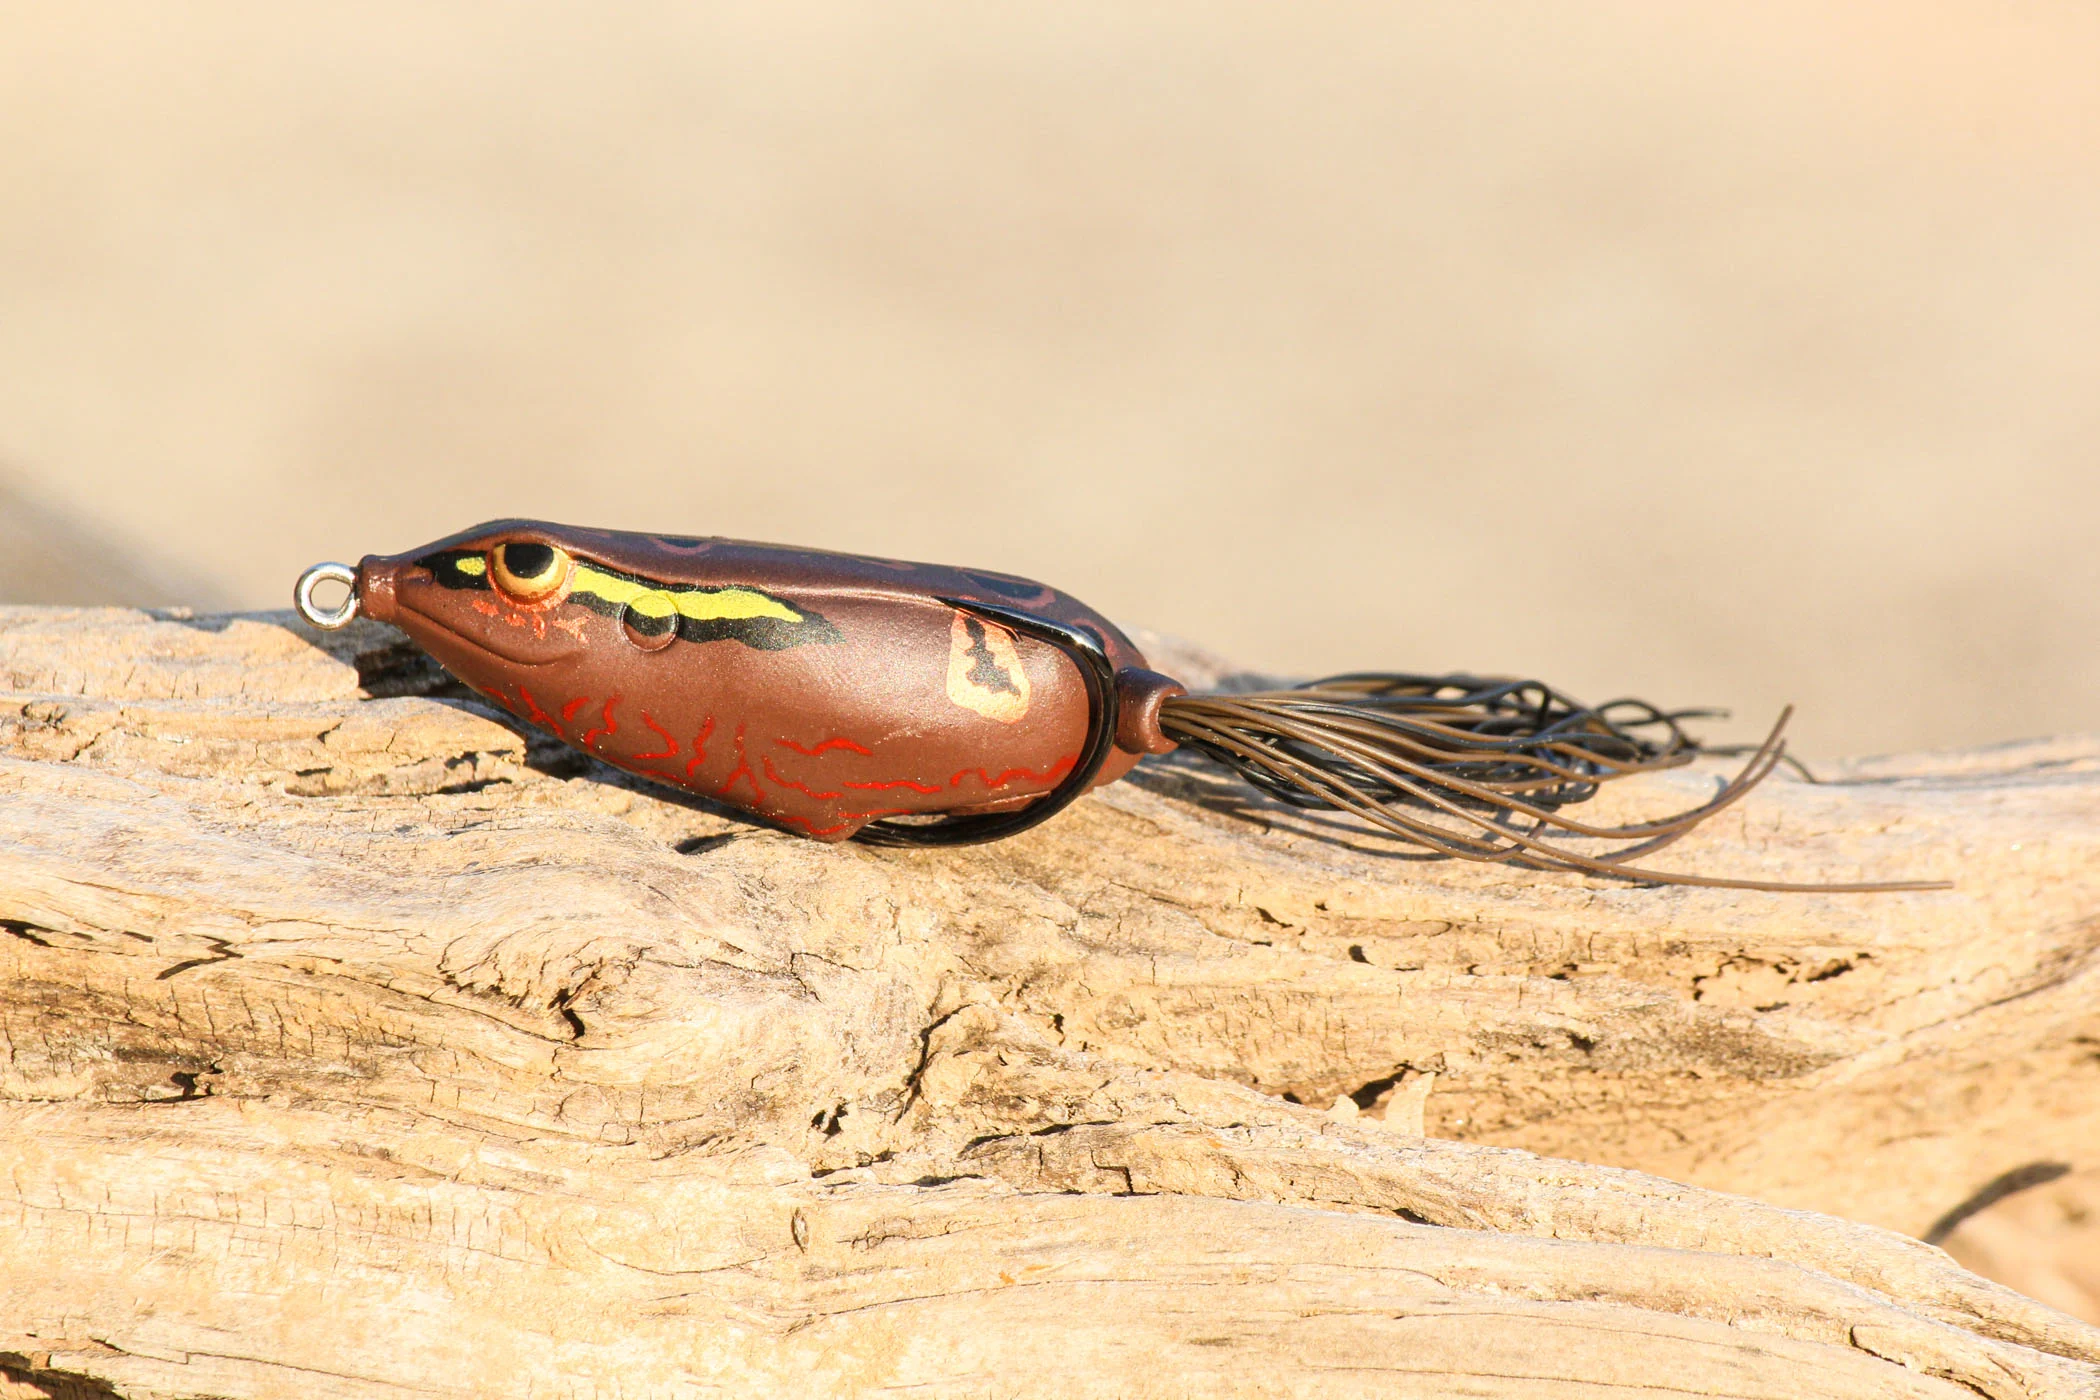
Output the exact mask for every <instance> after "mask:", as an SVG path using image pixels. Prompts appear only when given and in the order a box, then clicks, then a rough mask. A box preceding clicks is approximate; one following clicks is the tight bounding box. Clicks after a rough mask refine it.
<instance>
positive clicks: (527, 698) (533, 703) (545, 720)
mask: <svg viewBox="0 0 2100 1400" xmlns="http://www.w3.org/2000/svg"><path fill="white" fill-rule="evenodd" d="M518 697H519V698H520V699H522V700H523V701H524V702H525V707H526V711H527V713H526V716H525V717H526V718H527V719H529V720H531V721H532V722H533V723H534V724H537V725H542V726H544V727H545V728H546V729H547V730H548V731H549V732H551V733H552V734H554V735H555V736H556V737H557V738H558V737H560V736H561V726H560V725H558V724H556V723H555V722H554V716H552V715H550V714H548V713H547V712H546V711H545V710H543V709H541V708H540V702H539V701H537V700H535V699H533V698H532V692H531V691H529V690H527V689H526V688H525V687H524V686H523V685H522V684H520V685H519V686H518Z"/></svg>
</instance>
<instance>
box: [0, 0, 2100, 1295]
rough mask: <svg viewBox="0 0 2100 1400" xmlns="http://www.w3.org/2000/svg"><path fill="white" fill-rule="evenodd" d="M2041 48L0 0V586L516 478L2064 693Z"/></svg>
mask: <svg viewBox="0 0 2100 1400" xmlns="http://www.w3.org/2000/svg"><path fill="white" fill-rule="evenodd" d="M2096 73H2100V10H2096V9H2095V8H2094V7H2093V6H2091V5H2090V4H2087V3H2083V2H2082V0H2080V2H2079V3H2072V0H2058V3H2048V0H2037V2H2036V3H2028V4H2019V5H2009V4H2004V3H2001V2H2000V0H1905V3H1894V0H1890V2H1889V3H1880V4H1864V5H1863V4H1849V5H1847V4H1839V5H1831V4H1828V3H1815V4H1809V3H1792V2H1790V3H1757V4H1750V3H1733V2H1731V3H1709V4H1701V5H1671V4H1662V3H1645V4H1612V3H1598V2H1597V0H1590V2H1589V3H1585V4H1582V5H1564V4H1556V5H1545V4H1531V3H1514V2H1513V0H1498V3H1494V4H1482V3H1479V0H1439V2H1438V3H1418V2H1416V0H1407V2H1406V3H1394V2H1393V0H1386V3H1381V4H1376V5H1346V4H1330V5H1321V6H1285V5H1270V6H1241V5H1227V4H1216V3H1212V4H1205V5H1200V6H1199V5H1194V4H1180V5H1165V6H1163V5H1146V4H1133V3H1128V0H1124V2H1123V3H1115V4H1093V3H1060V4H1057V5H1054V6H1052V5H1039V6H1032V7H1027V8H1022V7H1013V6H1004V7H977V6H962V5H946V6H926V5H918V4H910V3H890V4H884V5H879V6H877V5H866V6H856V5H846V4H836V3H834V4H814V5H800V4H790V3H780V2H779V0H769V2H768V3H765V4H754V5H749V6H743V7H730V6H722V5H712V4H707V5H703V4H695V3H683V4H680V3H634V4H625V5H618V6H596V5H580V4H572V5H567V6H547V5H531V4H522V3H506V4H502V5H496V4H484V5H452V6H431V5H427V4H404V3H370V2H368V3H360V4H357V5H323V4H318V3H316V4H298V5H286V4H283V3H268V4H264V3H256V4H246V5H235V4H226V3H205V2H203V0H196V2H195V3H187V4H184V5H181V6H169V5H165V4H139V5H115V4H85V5H49V4H30V3H17V2H16V0H0V598H6V599H12V600H112V601H114V600H125V601H155V602H170V601H185V602H195V603H199V604H203V605H237V606H247V607H253V606H280V605H282V603H283V601H284V600H285V598H286V597H287V594H288V590H289V588H290V586H291V582H292V579H293V577H294V575H295V574H296V573H297V572H298V570H299V569H300V568H302V567H303V566H305V565H306V564H308V563H311V562H313V561H316V560H320V559H327V558H345V559H351V560H354V559H355V558H356V557H357V556H358V555H360V554H362V553H364V552H366V551H370V550H387V551H391V550H396V549H401V548H405V547H408V546H410V545H414V544H417V543H421V542H423V541H424V540H426V539H429V538H432V537H434V536H437V535H440V534H444V533H448V532H450V531H452V530H454V529H456V528H459V527H461V526H463V525H466V524H469V523H472V522H474V521H477V520H480V519H483V518H487V517H490V516H498V515H509V514H530V515H543V516H548V517H552V518H556V519H569V520H573V521H576V522H579V523H596V524H607V525H617V526H630V527H639V528H649V529H668V530H676V531H680V532H704V533H722V534H731V535H742V536H747V537H755V538H760V539H775V540H783V541H790V542H799V543H806V544H813V545H824V546H831V547H837V548H845V549H854V550H865V551H873V552H879V553H890V554H898V555H904V556H907V557H913V556H915V557H922V558H936V559H943V560H948V561H953V562H958V563H978V564H987V565H992V566H995V567H998V568H1002V569H1009V570H1013V571H1017V572H1021V573H1027V574H1033V575H1037V576H1040V577H1043V578H1046V579H1049V580H1051V581H1054V582H1056V583H1058V584H1060V585H1061V586H1063V587H1066V588H1068V589H1071V590H1072V591H1074V592H1076V593H1078V594H1080V595H1081V596H1083V597H1085V598H1087V599H1088V600H1089V601H1090V602H1093V603H1094V604H1096V605H1097V606H1099V607H1101V608H1103V609H1104V610H1106V611H1107V612H1109V613H1110V614H1111V615H1114V616H1117V617H1121V618H1125V619H1128V620H1130V621H1133V622H1139V623H1143V624H1146V625H1150V626H1154V627H1158V628H1163V629H1165V630H1168V631H1172V632H1178V633H1181V634H1183V635H1186V636H1189V637H1192V638H1195V639H1198V640H1201V641H1203V642H1205V643H1207V644H1209V645H1211V646H1213V647H1215V648H1217V649H1219V650H1221V651H1224V652H1226V653H1227V654H1230V655H1233V656H1236V657H1239V658H1243V659H1245V660H1247V661H1249V662H1252V663H1256V664H1260V665H1264V666H1267V667H1271V668H1275V669H1281V670H1289V671H1299V672H1314V671H1319V670H1322V669H1341V668H1348V667H1365V666H1386V667H1397V668H1421V669H1432V668H1433V669H1444V668H1457V667H1476V668H1489V669H1498V670H1523V671H1529V672H1533V673H1536V674H1541V675H1544V676H1547V677H1549V678H1552V679H1554V680H1557V681H1559V682H1560V683H1562V684H1564V685H1565V686H1567V687H1569V688H1570V689H1572V690H1574V691H1575V692H1576V693H1578V694H1581V695H1584V696H1588V697H1591V698H1603V697H1604V696H1605V695H1607V694H1613V693H1623V692H1627V691H1632V692H1637V693H1643V694H1647V695H1650V696H1652V697H1653V698H1655V699H1658V700H1661V701H1665V702H1668V703H1693V702H1708V701H1711V702H1720V703H1729V704H1733V705H1735V706H1736V707H1737V709H1738V712H1739V713H1740V714H1741V715H1743V717H1744V724H1743V725H1742V726H1739V732H1740V731H1741V730H1747V728H1748V727H1749V725H1750V723H1751V722H1753V721H1756V720H1762V719H1763V718H1764V717H1766V716H1768V715H1769V714H1770V712H1771V711H1773V710H1774V709H1775V708H1776V707H1777V706H1778V705H1779V704H1780V703H1782V702H1783V701H1786V700H1795V701H1798V702H1800V703H1801V705H1802V706H1803V712H1802V714H1801V716H1800V720H1799V725H1798V732H1799V734H1800V736H1801V742H1802V746H1803V747H1804V749H1805V750H1806V751H1807V752H1808V753H1810V754H1811V755H1816V754H1822V755H1830V754H1835V753H1839V752H1874V751H1886V750H1891V749H1900V748H1908V747H1916V746H1926V745H1952V744H1974V743H1983V742H1989V741H1993V740H1999V739H2008V738H2014V737H2018V736H2025V735H2034V734H2040V733H2046V732H2049V731H2055V730H2064V729H2072V728H2088V729H2090V728H2100V646H2096V639H2100V81H2096V80H2095V77H2094V75H2095V74H2096ZM2089 1180H2090V1179H2089V1178H2087V1177H2084V1176H2081V1177H2079V1178H2075V1179H2074V1180H2073V1181H2071V1182H2070V1183H2067V1184H2066V1185H2063V1186H2061V1187H2058V1188H2054V1189H2055V1191H2056V1193H2057V1194H2056V1196H2054V1197H2051V1199H2061V1200H2071V1199H2072V1196H2070V1195H2065V1194H2064V1193H2065V1192H2071V1191H2072V1189H2073V1186H2075V1185H2076V1183H2077V1182H2079V1181H2089ZM2080 1189H2081V1190H2083V1191H2084V1194H2083V1195H2078V1196H2077V1200H2078V1201H2081V1202H2087V1203H2091V1202H2093V1201H2100V1196H2096V1195H2095V1194H2094V1191H2093V1189H2092V1188H2090V1186H2088V1187H2084V1188H2080ZM2041 1200H2042V1198H2041V1197H2039V1196H2035V1197H2031V1198H2030V1200H2029V1205H2028V1208H2030V1209H2041V1208H2042V1206H2041V1204H2040V1202H2041ZM2003 1209H2004V1208H2001V1211H2002V1210H2003ZM2063 1209H2064V1211H2065V1212H2070V1213H2076V1212H2074V1211H2073V1208H2072V1207H2071V1206H2065V1207H2064V1208H2063ZM2076 1211H2078V1212H2086V1214H2081V1215H2079V1219H2080V1220H2087V1219H2088V1217H2089V1214H2090V1211H2089V1210H2088V1206H2087V1205H2078V1206H2077V1208H2076ZM2069 1218H2070V1217H2069V1214H2066V1215H2065V1219H2069ZM1985 1223H1987V1221H1986V1222H1985ZM1977 1228H1981V1225H1972V1226H1965V1227H1964V1230H1966V1231H1973V1230H1975V1229H1977ZM2067 1228H2068V1227H2067ZM1961 1238H1962V1237H1961V1236H1960V1235H1959V1234H1958V1235H1957V1238H1956V1240H1955V1243H1956V1244H1957V1245H1959V1243H1960V1239H1961ZM2087 1238H2100V1236H2088V1237H2087ZM2005 1267H2011V1266H2005Z"/></svg>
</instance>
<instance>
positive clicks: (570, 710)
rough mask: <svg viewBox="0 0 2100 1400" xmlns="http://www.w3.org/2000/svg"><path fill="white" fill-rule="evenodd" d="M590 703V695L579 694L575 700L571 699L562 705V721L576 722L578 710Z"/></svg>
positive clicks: (565, 722) (567, 722)
mask: <svg viewBox="0 0 2100 1400" xmlns="http://www.w3.org/2000/svg"><path fill="white" fill-rule="evenodd" d="M590 703H591V697H590V696H588V695H579V696H577V697H576V698H575V699H574V700H571V701H570V702H569V703H568V704H566V705H564V706H562V707H561V722H562V723H563V724H574V723H575V722H576V712H577V711H578V710H580V709H582V708H583V707H584V706H585V705H588V704H590Z"/></svg>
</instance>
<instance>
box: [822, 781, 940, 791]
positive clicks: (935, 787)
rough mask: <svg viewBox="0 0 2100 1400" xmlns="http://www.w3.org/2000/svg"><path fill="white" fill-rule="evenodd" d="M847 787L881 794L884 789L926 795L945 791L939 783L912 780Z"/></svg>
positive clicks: (853, 784)
mask: <svg viewBox="0 0 2100 1400" xmlns="http://www.w3.org/2000/svg"><path fill="white" fill-rule="evenodd" d="M846 786H847V787H849V788H859V789H860V790H861V791H863V792H880V791H882V790H883V789H884V788H910V789H911V790H912V791H913V792H926V793H933V792H942V791H945V789H943V788H942V787H941V786H940V785H939V784H938V783H935V784H932V785H928V784H926V783H922V782H917V781H915V780H914V779H911V778H892V779H890V780H889V781H888V782H886V783H848V784H846Z"/></svg>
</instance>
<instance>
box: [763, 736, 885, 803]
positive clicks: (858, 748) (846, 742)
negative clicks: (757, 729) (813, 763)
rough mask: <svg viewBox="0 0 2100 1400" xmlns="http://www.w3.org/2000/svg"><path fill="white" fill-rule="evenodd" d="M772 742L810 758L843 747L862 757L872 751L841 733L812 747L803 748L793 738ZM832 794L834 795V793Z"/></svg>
mask: <svg viewBox="0 0 2100 1400" xmlns="http://www.w3.org/2000/svg"><path fill="white" fill-rule="evenodd" d="M773 742H774V743H776V744H778V745H780V747H782V748H784V749H793V750H794V751H795V752H796V753H799V754H804V755H806V756H808V757H810V758H815V757H816V756H817V755H818V754H820V753H826V752H829V751H830V750H832V749H845V750H847V751H848V752H849V753H857V754H859V755H860V756H861V757H863V758H866V757H867V756H868V755H870V754H872V753H873V752H874V750H873V749H869V748H865V747H863V746H862V745H859V744H856V743H854V742H853V741H852V740H851V739H848V738H847V737H846V736H845V735H843V734H839V735H835V736H834V737H832V738H829V739H826V740H825V741H824V742H823V743H821V744H819V745H817V746H816V747H815V748H813V749H805V748H803V747H802V746H801V745H800V744H798V743H796V742H795V741H794V740H793V739H775V740H774V741H773ZM833 795H834V796H836V794H833Z"/></svg>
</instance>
